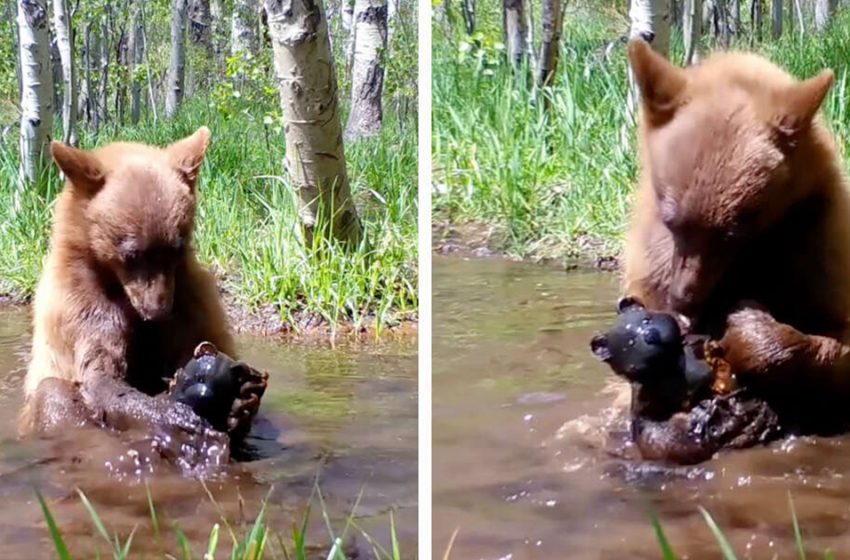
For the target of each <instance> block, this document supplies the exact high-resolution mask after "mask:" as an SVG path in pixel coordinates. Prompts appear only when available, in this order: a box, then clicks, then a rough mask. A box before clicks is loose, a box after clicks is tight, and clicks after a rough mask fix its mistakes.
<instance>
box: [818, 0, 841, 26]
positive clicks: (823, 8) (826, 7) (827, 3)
mask: <svg viewBox="0 0 850 560" xmlns="http://www.w3.org/2000/svg"><path fill="white" fill-rule="evenodd" d="M835 4H836V2H835V0H815V29H816V30H817V31H819V32H820V31H823V30H824V29H826V26H827V25H829V20H830V19H832V14H833V12H834V11H835Z"/></svg>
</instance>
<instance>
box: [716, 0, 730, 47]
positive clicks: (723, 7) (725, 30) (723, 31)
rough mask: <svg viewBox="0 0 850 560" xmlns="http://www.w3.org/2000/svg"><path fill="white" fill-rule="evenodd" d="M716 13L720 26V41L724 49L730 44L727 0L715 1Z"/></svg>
mask: <svg viewBox="0 0 850 560" xmlns="http://www.w3.org/2000/svg"><path fill="white" fill-rule="evenodd" d="M717 11H718V19H719V25H720V40H721V45H723V48H724V49H728V48H729V45H731V44H732V29H731V27H730V23H729V0H717Z"/></svg>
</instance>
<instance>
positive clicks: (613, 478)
mask: <svg viewBox="0 0 850 560" xmlns="http://www.w3.org/2000/svg"><path fill="white" fill-rule="evenodd" d="M433 290H434V304H433V309H434V323H433V331H434V334H433V352H434V359H433V372H434V373H433V375H434V378H433V391H434V395H433V403H434V405H433V406H434V410H433V418H434V424H433V453H434V466H433V488H434V503H433V531H434V536H433V546H434V551H435V557H436V555H437V553H439V554H440V555H442V553H443V551H444V550H445V549H446V547H447V544H448V542H449V540H450V538H451V535H452V532H453V531H454V530H455V529H457V530H458V536H457V539H456V540H455V542H454V546H453V548H452V556H451V557H452V558H453V559H463V560H467V559H478V558H481V559H497V558H498V559H507V558H511V559H514V560H516V559H525V558H570V559H573V558H575V559H590V558H618V559H619V558H658V557H660V554H659V548H658V545H657V542H656V540H655V537H654V534H653V531H652V527H651V524H650V520H649V517H648V516H647V513H646V510H647V506H651V507H652V508H654V509H655V510H656V511H657V512H658V514H659V517H660V520H661V523H662V525H663V527H664V529H665V531H666V534H667V536H668V538H669V539H670V541H671V543H672V546H673V549H674V551H675V552H676V553H677V554H678V555H680V556H681V557H683V558H698V559H699V558H712V559H715V558H718V557H720V553H719V549H718V547H717V545H716V543H715V541H714V539H713V537H712V535H711V533H710V531H709V529H708V528H707V526H706V524H705V522H704V520H703V518H702V516H701V514H700V513H699V511H698V506H704V507H705V508H706V509H707V510H708V511H709V512H710V513H711V514H712V516H713V517H714V519H715V520H716V521H717V523H718V524H719V526H720V527H721V528H722V529H723V530H724V532H725V534H726V536H727V537H728V538H729V540H730V541H731V542H732V545H733V547H734V548H735V550H736V551H737V553H738V555H739V558H759V559H761V558H797V557H798V556H797V554H796V550H795V545H794V540H793V530H792V523H791V514H790V509H789V505H788V493H789V492H790V493H791V495H792V497H793V499H794V505H795V508H796V512H797V517H798V519H799V522H800V525H801V527H802V532H803V537H804V541H805V546H806V548H807V549H808V550H809V553H810V554H812V553H815V552H817V551H823V550H824V549H826V548H831V549H832V550H833V551H834V552H835V554H836V557H837V558H846V557H850V438H847V437H840V438H833V439H816V438H811V439H809V438H800V439H787V440H784V441H780V442H777V443H775V444H773V445H771V446H770V447H767V448H758V449H751V450H746V451H737V452H730V453H724V454H721V455H720V456H719V457H716V458H714V459H712V460H711V461H708V462H706V463H703V464H702V465H698V466H695V467H688V468H679V469H669V468H664V467H663V466H660V465H652V464H647V463H644V462H641V461H637V460H634V459H632V458H631V457H633V455H632V453H631V452H630V450H629V449H628V448H627V447H626V449H625V451H623V452H621V448H622V446H623V445H624V444H626V443H627V442H626V439H625V436H624V435H623V433H622V432H621V431H620V432H617V430H616V429H620V430H621V429H622V428H623V417H622V415H617V416H616V418H615V419H614V420H610V421H609V422H608V424H609V425H610V426H611V427H612V430H608V429H603V428H599V429H594V428H591V429H589V430H587V431H586V432H585V433H584V435H582V436H581V437H578V436H576V435H575V430H573V431H570V432H567V433H568V435H567V436H566V437H564V436H563V434H564V431H563V430H562V427H563V426H564V425H565V424H567V425H571V426H573V427H575V425H576V424H577V423H578V420H577V419H581V418H585V419H587V418H590V420H594V419H600V418H604V417H605V415H606V413H610V411H611V406H612V404H613V400H614V398H615V397H614V396H612V394H610V393H609V392H606V391H605V389H606V387H609V388H610V383H611V381H612V380H613V375H612V374H611V373H610V372H609V370H608V369H607V368H606V366H605V365H604V364H601V363H599V362H597V361H596V360H595V359H594V358H593V357H592V355H591V354H590V351H589V347H588V344H589V341H590V338H591V336H592V335H593V334H594V333H595V332H597V331H600V330H603V329H604V328H606V327H607V326H608V325H609V324H610V322H611V321H612V320H613V317H614V311H613V307H614V302H615V299H616V296H617V278H616V276H615V275H612V274H605V273H597V272H571V273H565V272H563V271H558V270H553V269H549V268H543V267H538V266H534V265H526V264H518V263H511V262H506V261H500V260H460V259H449V258H435V260H434V272H433ZM584 415H587V416H584ZM614 428H616V429H614ZM603 437H607V439H606V440H605V441H602V438H603ZM810 557H811V556H810ZM815 557H817V556H815Z"/></svg>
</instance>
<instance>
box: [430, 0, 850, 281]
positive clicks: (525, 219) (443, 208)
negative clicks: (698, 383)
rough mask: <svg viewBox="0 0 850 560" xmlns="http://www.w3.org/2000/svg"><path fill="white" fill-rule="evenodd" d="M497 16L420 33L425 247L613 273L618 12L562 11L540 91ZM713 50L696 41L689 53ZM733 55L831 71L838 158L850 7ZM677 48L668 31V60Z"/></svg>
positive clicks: (578, 7)
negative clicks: (556, 56) (547, 86)
mask: <svg viewBox="0 0 850 560" xmlns="http://www.w3.org/2000/svg"><path fill="white" fill-rule="evenodd" d="M498 8H499V6H496V5H494V6H486V7H485V6H482V7H481V12H480V13H479V14H478V17H477V20H476V21H477V24H476V25H477V31H476V34H475V35H474V36H472V37H469V36H467V35H466V34H465V33H464V32H463V31H462V30H461V29H460V27H459V26H458V27H457V29H456V30H455V31H452V32H449V31H447V30H446V28H445V27H444V25H443V24H441V23H435V24H434V26H433V32H434V45H435V48H434V54H433V59H434V63H433V68H434V72H433V76H434V77H433V100H434V101H433V122H434V133H433V137H432V162H433V164H432V165H433V180H432V181H433V185H432V189H433V190H432V193H433V195H432V200H433V206H434V212H433V224H434V226H433V229H432V236H433V247H434V251H435V252H436V253H444V254H445V253H448V254H462V255H467V256H479V257H481V256H504V257H508V258H513V259H522V260H530V261H535V262H542V263H550V264H556V265H558V266H563V267H566V268H572V267H575V266H591V267H601V268H606V269H608V268H615V267H616V266H617V262H618V260H619V258H620V255H621V252H622V247H623V239H624V235H625V228H626V224H627V221H628V215H629V211H630V208H631V202H632V194H633V191H634V185H635V184H636V176H637V163H636V160H635V154H636V145H635V144H636V143H635V127H634V126H633V125H632V124H630V120H629V118H628V115H627V112H626V96H627V89H628V85H627V84H628V79H627V65H626V52H625V51H626V49H625V40H623V37H624V35H625V33H626V32H627V30H628V19H627V13H626V11H625V10H616V9H613V8H611V7H610V6H600V5H598V4H597V3H594V4H593V5H588V4H586V3H582V2H579V3H578V4H570V5H569V6H568V7H566V8H565V10H566V13H565V15H564V33H563V37H562V43H563V45H564V46H563V48H562V51H561V58H560V63H559V67H558V73H557V77H556V80H555V85H554V87H553V88H552V89H551V90H550V91H547V92H545V93H543V92H535V90H534V88H533V87H532V86H531V85H530V82H531V80H530V78H528V76H529V73H528V72H520V73H519V74H517V73H516V72H514V71H513V70H512V69H511V68H509V67H508V66H507V64H506V63H505V57H504V45H503V43H502V41H503V38H502V31H501V25H502V20H501V12H500V10H499V9H498ZM806 30H807V33H808V32H810V31H811V26H809V25H807V27H806ZM768 36H769V34H768V33H765V37H768ZM715 47H716V46H715V44H714V41H713V38H712V37H710V36H706V37H704V38H703V42H702V45H701V52H708V51H710V50H711V49H713V48H715ZM733 47H734V48H739V49H746V50H753V49H755V50H757V51H759V52H761V53H762V54H764V55H766V56H767V57H769V58H770V59H771V60H773V61H774V62H776V63H778V64H780V65H781V66H782V67H784V68H786V69H788V70H789V71H790V72H791V73H792V74H794V75H795V76H797V77H801V78H802V77H810V76H813V75H815V74H816V73H818V72H819V71H820V70H822V69H823V68H832V69H833V70H834V71H835V76H836V80H835V85H834V86H833V88H832V90H831V93H830V95H829V96H828V98H827V100H826V101H825V103H824V107H823V108H824V113H825V118H826V121H827V122H828V123H829V126H830V128H831V129H832V131H833V132H834V133H835V135H836V139H837V141H838V144H839V148H840V150H841V152H842V154H843V155H844V157H845V159H846V158H847V156H848V155H850V99H848V95H850V91H848V87H847V86H848V83H850V76H849V75H848V61H847V59H846V56H845V55H844V53H847V52H848V51H850V10H839V12H838V13H837V14H836V16H835V19H834V20H833V22H832V25H831V26H830V27H829V28H828V29H827V30H826V31H825V32H824V33H822V34H820V35H814V34H813V33H809V34H807V35H806V36H805V37H804V38H803V40H802V41H801V40H800V35H799V31H798V30H797V28H794V29H793V31H792V32H788V33H786V34H785V35H784V36H783V37H782V38H781V39H779V40H775V41H774V40H772V39H769V38H768V39H766V40H765V41H764V42H762V43H757V44H756V45H755V46H754V47H752V48H751V47H750V46H749V39H748V38H744V39H742V40H741V41H740V44H735V45H733ZM681 53H682V44H681V36H680V35H679V34H678V33H674V36H673V38H672V54H671V58H672V59H673V60H674V61H680V60H682V58H683V56H682V54H681ZM518 76H519V77H518ZM523 76H526V79H523V78H522V77H523ZM544 95H545V96H546V101H547V102H546V103H544V102H543V100H544V97H543V96H544Z"/></svg>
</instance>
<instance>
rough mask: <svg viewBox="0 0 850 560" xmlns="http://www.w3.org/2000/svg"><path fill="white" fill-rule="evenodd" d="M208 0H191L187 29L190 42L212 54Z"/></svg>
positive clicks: (210, 15)
mask: <svg viewBox="0 0 850 560" xmlns="http://www.w3.org/2000/svg"><path fill="white" fill-rule="evenodd" d="M211 19H212V14H211V8H210V0H191V4H190V6H189V29H190V30H191V32H190V35H189V37H190V39H191V41H192V44H194V45H200V46H202V47H203V48H204V52H206V53H207V55H209V56H210V57H212V56H213V54H214V53H213V45H212V28H211Z"/></svg>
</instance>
